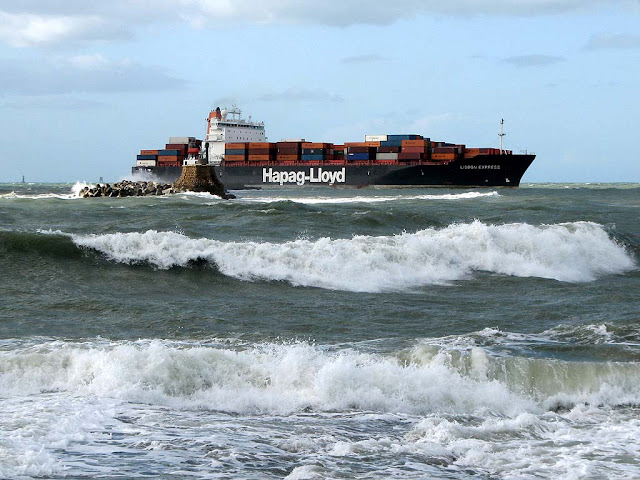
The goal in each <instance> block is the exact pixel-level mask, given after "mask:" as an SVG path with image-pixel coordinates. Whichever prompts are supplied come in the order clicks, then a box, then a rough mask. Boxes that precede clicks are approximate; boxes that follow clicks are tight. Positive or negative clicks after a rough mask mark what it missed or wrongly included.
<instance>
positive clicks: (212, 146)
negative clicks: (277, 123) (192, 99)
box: [202, 105, 267, 165]
mask: <svg viewBox="0 0 640 480" xmlns="http://www.w3.org/2000/svg"><path fill="white" fill-rule="evenodd" d="M266 141H267V137H266V135H265V131H264V122H252V121H251V117H249V119H248V120H245V119H244V118H242V110H240V109H239V108H238V107H237V106H236V105H233V106H232V108H231V109H229V110H227V109H222V110H221V109H220V107H217V108H216V109H215V110H211V112H209V117H208V118H207V133H206V135H205V140H204V144H203V147H202V148H203V151H202V153H203V157H204V158H206V160H207V162H208V163H209V164H212V165H219V164H220V163H221V162H222V160H223V159H224V154H225V144H226V143H233V142H266Z"/></svg>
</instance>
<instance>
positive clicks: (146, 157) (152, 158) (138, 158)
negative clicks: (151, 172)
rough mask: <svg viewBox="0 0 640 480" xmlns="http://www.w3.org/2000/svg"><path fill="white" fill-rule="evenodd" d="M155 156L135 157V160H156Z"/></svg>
mask: <svg viewBox="0 0 640 480" xmlns="http://www.w3.org/2000/svg"><path fill="white" fill-rule="evenodd" d="M157 159H158V156H157V155H137V156H136V160H157Z"/></svg>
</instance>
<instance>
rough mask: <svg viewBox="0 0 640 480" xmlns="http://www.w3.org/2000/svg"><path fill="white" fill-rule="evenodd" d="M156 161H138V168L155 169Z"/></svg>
mask: <svg viewBox="0 0 640 480" xmlns="http://www.w3.org/2000/svg"><path fill="white" fill-rule="evenodd" d="M155 166H156V161H155V160H136V167H155Z"/></svg>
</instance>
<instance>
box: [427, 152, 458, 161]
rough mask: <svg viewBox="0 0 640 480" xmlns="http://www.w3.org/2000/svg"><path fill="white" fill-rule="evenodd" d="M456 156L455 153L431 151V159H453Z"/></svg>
mask: <svg viewBox="0 0 640 480" xmlns="http://www.w3.org/2000/svg"><path fill="white" fill-rule="evenodd" d="M457 156H458V155H457V154H456V153H432V154H431V160H455V159H456V157H457Z"/></svg>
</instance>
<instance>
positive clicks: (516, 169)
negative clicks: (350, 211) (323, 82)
mask: <svg viewBox="0 0 640 480" xmlns="http://www.w3.org/2000/svg"><path fill="white" fill-rule="evenodd" d="M534 158H535V155H485V156H483V157H482V158H481V159H479V158H471V159H464V160H455V161H453V162H450V163H446V164H425V163H419V164H410V165H406V164H393V165H381V164H375V163H371V164H362V165H354V164H321V163H311V162H308V163H305V162H299V163H296V164H293V165H283V164H277V163H274V164H262V163H260V164H256V165H252V164H246V163H242V164H239V165H235V164H224V163H223V164H222V165H217V166H212V167H211V168H213V169H214V171H215V174H216V175H217V176H218V178H219V179H220V181H221V182H222V183H223V184H224V186H225V188H227V189H229V190H240V189H247V188H265V187H279V186H298V187H304V186H307V187H308V186H333V187H368V186H378V187H466V188H469V187H517V186H519V185H520V180H521V178H522V176H523V175H524V173H525V171H526V170H527V168H528V167H529V165H531V162H533V160H534ZM181 170H182V167H133V168H132V173H133V174H134V175H135V174H150V175H152V176H153V177H154V178H157V179H159V180H162V181H165V182H173V181H175V180H177V179H178V178H179V176H180V172H181Z"/></svg>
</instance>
